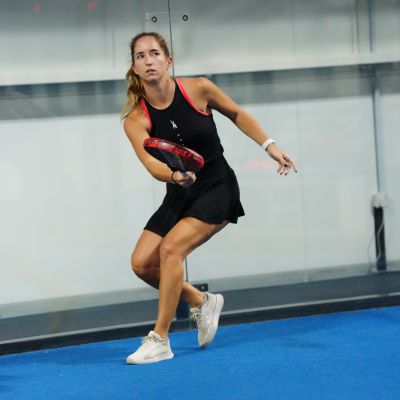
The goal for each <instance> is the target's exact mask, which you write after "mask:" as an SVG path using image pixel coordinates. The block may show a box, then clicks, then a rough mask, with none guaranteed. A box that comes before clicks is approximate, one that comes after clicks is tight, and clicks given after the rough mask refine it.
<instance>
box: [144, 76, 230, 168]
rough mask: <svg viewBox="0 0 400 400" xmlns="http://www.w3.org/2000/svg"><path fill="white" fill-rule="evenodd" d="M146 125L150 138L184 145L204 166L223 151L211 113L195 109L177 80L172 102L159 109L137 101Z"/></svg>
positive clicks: (145, 102)
mask: <svg viewBox="0 0 400 400" xmlns="http://www.w3.org/2000/svg"><path fill="white" fill-rule="evenodd" d="M140 105H141V107H142V108H143V110H144V111H145V113H146V115H147V117H148V119H149V122H150V125H151V130H150V133H149V134H150V136H151V137H157V138H160V139H166V140H169V141H171V142H174V143H177V144H180V145H182V146H186V147H188V148H190V149H192V150H194V151H196V152H197V153H199V154H201V155H202V156H203V158H204V161H205V163H206V164H207V163H209V162H210V161H211V160H214V159H217V158H220V157H221V156H222V154H223V152H224V149H223V147H222V145H221V141H220V138H219V136H218V132H217V127H216V126H215V122H214V119H213V116H212V114H207V113H205V112H202V111H201V110H199V109H198V108H197V107H196V106H195V105H194V104H193V102H192V101H191V100H190V98H189V96H188V95H187V93H186V91H185V89H184V87H183V86H182V83H181V81H180V80H179V79H178V78H176V79H175V94H174V98H173V100H172V103H171V104H170V105H169V106H168V107H167V108H165V109H163V110H158V109H156V108H154V107H152V106H151V104H150V103H148V102H147V101H146V100H144V101H143V100H142V101H141V102H140Z"/></svg>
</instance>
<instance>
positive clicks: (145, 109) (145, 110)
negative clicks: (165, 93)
mask: <svg viewBox="0 0 400 400" xmlns="http://www.w3.org/2000/svg"><path fill="white" fill-rule="evenodd" d="M139 104H140V106H141V107H142V109H143V111H144V113H145V114H146V117H147V119H148V120H149V122H150V129H151V127H152V126H153V124H152V123H151V118H150V114H149V110H148V109H147V106H146V103H145V102H144V100H143V99H142V100H140V101H139Z"/></svg>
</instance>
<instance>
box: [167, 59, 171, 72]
mask: <svg viewBox="0 0 400 400" xmlns="http://www.w3.org/2000/svg"><path fill="white" fill-rule="evenodd" d="M171 65H172V57H168V58H167V70H168V69H169V67H170V66H171Z"/></svg>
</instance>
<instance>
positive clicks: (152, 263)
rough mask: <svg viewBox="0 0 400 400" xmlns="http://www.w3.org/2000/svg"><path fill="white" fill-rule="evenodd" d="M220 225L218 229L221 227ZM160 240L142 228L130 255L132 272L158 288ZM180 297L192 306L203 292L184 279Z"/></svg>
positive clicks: (200, 297) (201, 299)
mask: <svg viewBox="0 0 400 400" xmlns="http://www.w3.org/2000/svg"><path fill="white" fill-rule="evenodd" d="M227 223H228V221H226V222H225V223H224V224H222V227H223V226H225V225H226V224H227ZM207 225H209V224H207ZM222 227H221V228H219V229H218V230H220V229H222ZM218 230H217V231H218ZM214 233H216V232H214ZM214 233H213V234H214ZM211 236H212V235H211ZM211 236H209V237H206V238H204V240H203V241H201V242H199V243H198V244H197V245H196V246H195V247H193V248H192V249H191V250H190V251H193V250H194V248H196V247H198V246H200V245H201V244H203V243H204V242H206V241H207V240H208V239H209V238H210V237H211ZM162 240H163V238H162V237H161V236H160V235H157V234H156V233H154V232H150V231H147V230H144V231H143V233H142V235H141V236H140V238H139V240H138V241H137V243H136V246H135V249H134V251H133V253H132V257H131V264H132V270H133V272H134V273H135V274H136V275H137V276H138V277H139V278H140V279H142V280H143V281H144V282H146V283H147V284H149V285H150V286H152V287H154V288H155V289H159V283H160V244H161V242H162ZM189 253H190V252H189ZM189 253H188V254H189ZM180 298H181V299H182V300H183V301H185V302H186V303H188V304H190V305H191V306H192V307H198V306H199V305H200V304H201V303H202V302H203V293H202V292H201V291H200V290H198V289H196V288H195V287H194V286H192V285H191V284H190V283H189V282H186V281H184V282H183V284H182V291H181V296H180Z"/></svg>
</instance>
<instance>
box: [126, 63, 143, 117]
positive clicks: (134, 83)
mask: <svg viewBox="0 0 400 400" xmlns="http://www.w3.org/2000/svg"><path fill="white" fill-rule="evenodd" d="M125 79H126V82H127V90H126V95H127V99H126V102H125V105H124V108H123V109H122V112H121V118H122V119H125V118H126V117H127V116H128V114H129V113H130V112H131V111H132V110H133V109H134V108H135V107H136V106H137V105H138V104H139V101H140V100H141V99H143V98H144V95H145V93H144V87H143V83H142V81H141V79H140V78H139V75H137V74H135V72H134V71H133V69H132V67H131V68H129V70H128V72H127V73H126V75H125Z"/></svg>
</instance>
